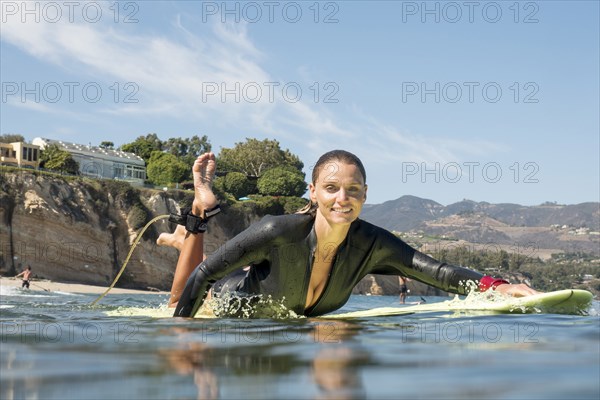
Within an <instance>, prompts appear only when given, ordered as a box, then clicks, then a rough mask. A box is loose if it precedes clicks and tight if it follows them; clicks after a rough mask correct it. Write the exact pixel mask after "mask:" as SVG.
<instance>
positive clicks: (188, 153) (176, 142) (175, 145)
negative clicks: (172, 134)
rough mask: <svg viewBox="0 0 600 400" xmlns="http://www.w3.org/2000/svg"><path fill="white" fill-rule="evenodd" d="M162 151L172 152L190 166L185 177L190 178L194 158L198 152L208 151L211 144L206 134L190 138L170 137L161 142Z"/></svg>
mask: <svg viewBox="0 0 600 400" xmlns="http://www.w3.org/2000/svg"><path fill="white" fill-rule="evenodd" d="M162 149H163V151H165V152H167V153H169V154H173V155H174V156H175V157H177V158H179V159H180V160H181V161H183V162H184V163H186V164H187V165H188V166H189V167H190V168H189V169H188V175H187V179H192V172H191V171H192V168H191V167H192V165H193V164H194V160H196V158H198V156H199V155H200V154H203V153H206V152H207V151H210V149H211V145H210V143H209V141H208V137H207V136H206V135H204V136H202V137H201V138H200V137H198V136H192V137H191V138H185V139H182V138H180V137H179V138H170V139H169V140H167V141H166V142H163V146H162Z"/></svg>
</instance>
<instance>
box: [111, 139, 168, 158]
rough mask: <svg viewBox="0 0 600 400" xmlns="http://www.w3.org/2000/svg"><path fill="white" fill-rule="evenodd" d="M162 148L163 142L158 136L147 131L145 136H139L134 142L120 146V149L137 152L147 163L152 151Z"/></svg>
mask: <svg viewBox="0 0 600 400" xmlns="http://www.w3.org/2000/svg"><path fill="white" fill-rule="evenodd" d="M162 149H163V142H162V141H161V140H160V139H159V138H158V136H157V135H156V133H149V134H147V135H146V136H145V137H144V136H140V137H138V138H137V139H135V141H134V142H131V143H127V144H124V145H122V146H121V150H122V151H127V152H129V153H134V154H137V155H138V156H140V157H142V158H143V159H144V161H145V162H146V164H148V163H149V161H150V157H151V156H152V152H154V151H160V150H162Z"/></svg>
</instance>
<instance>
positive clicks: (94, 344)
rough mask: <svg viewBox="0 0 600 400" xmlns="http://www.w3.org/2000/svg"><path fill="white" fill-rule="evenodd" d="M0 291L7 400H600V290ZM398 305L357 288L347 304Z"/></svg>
mask: <svg viewBox="0 0 600 400" xmlns="http://www.w3.org/2000/svg"><path fill="white" fill-rule="evenodd" d="M0 294H1V297H0V329H1V332H0V333H1V337H0V339H1V341H0V398H1V399H362V398H368V399H594V400H597V399H598V398H600V319H599V317H598V310H599V309H600V304H599V303H598V302H597V301H594V303H593V305H592V307H591V309H590V310H589V315H556V314H526V315H513V314H510V315H509V314H501V315H497V314H496V315H495V314H464V313H454V312H434V313H420V314H411V315H401V316H392V317H377V318H368V319H360V320H355V321H336V320H327V319H309V318H300V319H288V320H267V319H257V320H240V319H194V320H191V319H182V318H176V319H175V318H153V317H149V316H141V315H137V316H135V315H109V314H111V313H115V311H117V313H119V312H121V310H123V309H128V308H136V309H139V308H140V307H148V308H149V310H150V311H152V310H156V309H159V308H161V307H164V305H165V303H166V301H167V297H166V296H164V295H157V294H133V295H132V294H109V295H108V296H107V297H106V298H104V299H103V300H102V301H101V302H100V303H99V304H98V305H97V306H94V307H91V306H90V305H89V304H90V303H91V302H92V301H93V300H94V299H95V298H96V297H97V295H89V294H70V293H61V292H39V291H36V292H33V291H32V292H29V291H25V290H21V289H18V288H6V287H3V288H2V293H0ZM414 300H418V299H415V298H411V297H409V298H408V301H414ZM426 300H427V301H428V302H435V301H442V300H445V298H435V297H427V298H426ZM398 305H399V303H398V299H397V298H396V297H391V296H352V298H351V299H350V301H349V302H348V304H347V305H346V306H345V307H344V308H343V309H342V311H354V310H358V309H365V308H371V307H385V306H398Z"/></svg>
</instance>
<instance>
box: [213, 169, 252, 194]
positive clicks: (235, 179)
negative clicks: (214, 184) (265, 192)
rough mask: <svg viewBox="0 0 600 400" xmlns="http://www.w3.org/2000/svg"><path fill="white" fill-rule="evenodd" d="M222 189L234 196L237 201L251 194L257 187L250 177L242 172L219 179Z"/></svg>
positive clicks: (232, 173) (228, 174) (230, 173)
mask: <svg viewBox="0 0 600 400" xmlns="http://www.w3.org/2000/svg"><path fill="white" fill-rule="evenodd" d="M219 182H220V186H221V189H223V190H224V191H225V192H227V193H230V194H232V195H233V196H234V197H235V198H236V199H239V198H240V197H242V196H246V195H248V194H251V193H252V192H253V191H254V189H255V187H254V185H253V184H252V182H250V180H249V179H248V177H247V176H246V175H244V174H242V173H241V172H235V171H233V172H229V173H227V175H225V176H224V177H221V178H219Z"/></svg>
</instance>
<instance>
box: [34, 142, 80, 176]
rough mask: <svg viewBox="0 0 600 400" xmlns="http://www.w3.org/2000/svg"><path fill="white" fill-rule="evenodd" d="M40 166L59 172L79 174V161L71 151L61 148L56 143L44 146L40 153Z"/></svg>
mask: <svg viewBox="0 0 600 400" xmlns="http://www.w3.org/2000/svg"><path fill="white" fill-rule="evenodd" d="M40 168H45V169H47V170H50V171H58V172H61V173H66V174H71V175H79V163H78V162H77V161H75V160H74V159H73V157H72V156H71V153H69V152H68V151H64V150H61V149H60V147H58V145H57V144H51V145H49V146H46V148H45V149H44V150H42V152H41V154H40Z"/></svg>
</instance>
